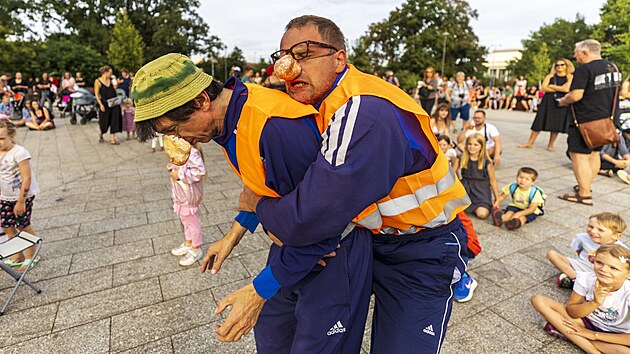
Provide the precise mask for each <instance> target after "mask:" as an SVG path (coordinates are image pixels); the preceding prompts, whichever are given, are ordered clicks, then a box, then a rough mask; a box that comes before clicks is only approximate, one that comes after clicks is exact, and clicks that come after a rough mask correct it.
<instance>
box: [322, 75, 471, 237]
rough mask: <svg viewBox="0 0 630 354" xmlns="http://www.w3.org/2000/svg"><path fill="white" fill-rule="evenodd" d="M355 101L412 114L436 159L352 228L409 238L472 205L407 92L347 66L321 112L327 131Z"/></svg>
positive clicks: (424, 115)
mask: <svg viewBox="0 0 630 354" xmlns="http://www.w3.org/2000/svg"><path fill="white" fill-rule="evenodd" d="M356 96H375V97H379V98H382V99H385V100H387V101H389V102H391V103H392V104H393V105H395V106H396V107H398V108H399V109H401V110H403V111H407V112H410V113H413V114H414V115H415V116H416V118H417V119H418V121H419V122H420V127H421V129H422V131H423V132H424V134H425V135H426V136H427V138H428V140H429V142H430V143H431V146H432V147H433V149H434V151H435V152H436V154H437V155H436V156H437V157H436V159H435V162H434V163H433V165H432V166H431V168H430V169H427V170H423V171H420V172H417V173H414V174H412V175H409V176H403V177H400V178H399V179H398V180H397V181H396V184H395V185H394V187H393V188H392V190H391V192H390V193H389V195H388V196H387V197H385V198H383V199H381V200H379V201H378V202H377V203H376V204H373V205H371V206H370V207H368V208H366V209H365V210H364V211H363V212H361V214H359V216H358V217H357V218H355V219H354V220H353V223H356V224H358V225H360V226H363V227H366V228H369V229H371V230H372V232H374V233H377V232H381V233H389V234H407V233H415V232H417V231H419V230H420V229H422V228H433V227H438V226H441V225H445V224H447V223H449V222H450V221H452V220H453V219H454V218H455V217H456V216H457V213H459V212H461V211H463V210H464V209H466V207H467V206H468V205H469V204H470V199H469V198H468V196H467V194H466V191H465V189H464V186H463V185H462V184H461V182H460V181H459V180H458V179H457V177H456V176H455V174H454V172H453V170H452V168H451V167H450V165H449V163H448V160H447V159H446V158H445V156H444V153H443V152H442V150H441V149H440V148H439V144H438V142H437V138H436V137H435V136H434V134H433V132H432V130H431V128H430V126H429V116H428V114H427V113H426V112H425V111H424V110H423V109H422V108H421V107H420V106H419V105H418V104H417V103H416V102H415V101H414V100H413V99H411V97H409V95H407V94H406V93H405V92H404V91H402V90H400V89H398V88H397V87H395V86H393V85H390V84H387V82H385V81H384V80H382V79H380V78H378V77H375V76H373V75H367V74H364V73H362V72H360V71H358V70H357V69H356V68H354V66H352V65H348V70H347V71H346V73H345V76H344V77H343V78H342V79H341V80H340V81H339V84H338V86H337V87H336V88H335V89H333V91H332V92H331V93H330V94H329V95H328V97H326V99H325V100H324V101H323V102H322V104H321V106H320V108H319V111H320V113H321V114H322V117H323V119H324V125H325V126H328V124H329V122H330V121H331V119H332V117H333V116H334V115H335V113H336V112H337V111H338V110H339V109H340V108H341V107H344V105H345V104H346V102H347V101H348V100H350V99H353V98H354V97H356ZM379 223H380V226H379V227H376V225H378V224H379ZM351 226H353V225H349V227H351ZM346 230H347V229H346Z"/></svg>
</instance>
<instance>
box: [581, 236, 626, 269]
mask: <svg viewBox="0 0 630 354" xmlns="http://www.w3.org/2000/svg"><path fill="white" fill-rule="evenodd" d="M615 245H620V246H623V247H625V248H628V246H626V245H624V244H623V242H621V241H619V240H617V242H615ZM599 246H601V245H600V244H599V243H596V242H594V241H593V239H591V237H590V236H589V235H588V234H587V233H586V232H581V233H579V234H577V235H575V238H574V239H573V241H571V248H573V249H574V250H576V251H580V256H579V257H580V259H581V260H583V261H585V262H589V263H591V264H593V263H595V253H597V249H598V248H599Z"/></svg>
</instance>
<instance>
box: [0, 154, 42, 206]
mask: <svg viewBox="0 0 630 354" xmlns="http://www.w3.org/2000/svg"><path fill="white" fill-rule="evenodd" d="M30 159H31V154H29V152H28V151H27V150H26V149H25V148H24V147H22V146H20V145H13V148H12V149H11V150H9V151H7V152H6V153H5V154H4V156H2V157H1V158H0V199H2V200H8V201H16V200H17V199H18V197H19V196H20V189H21V188H22V176H21V175H20V167H19V165H18V164H19V163H20V162H22V161H24V160H30ZM38 193H39V186H38V185H37V181H36V180H35V174H34V173H33V166H31V188H30V190H29V192H28V196H29V197H32V196H34V195H36V194H38Z"/></svg>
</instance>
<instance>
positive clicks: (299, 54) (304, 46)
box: [271, 41, 339, 64]
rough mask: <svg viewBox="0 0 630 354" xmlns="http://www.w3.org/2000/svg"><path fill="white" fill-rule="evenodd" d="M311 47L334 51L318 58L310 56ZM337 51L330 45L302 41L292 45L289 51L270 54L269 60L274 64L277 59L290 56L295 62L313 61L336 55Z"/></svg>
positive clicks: (282, 50) (281, 50) (283, 50)
mask: <svg viewBox="0 0 630 354" xmlns="http://www.w3.org/2000/svg"><path fill="white" fill-rule="evenodd" d="M311 46H316V47H320V48H326V49H332V50H334V52H332V53H328V54H323V55H318V56H311ZM338 51H339V49H337V48H335V47H333V46H331V45H330V44H326V43H321V42H315V41H304V42H300V43H297V44H294V45H293V46H292V47H291V48H289V49H280V50H279V51H277V52H275V53H273V54H271V60H272V62H273V63H274V64H275V63H276V61H278V59H280V58H282V57H283V56H284V55H286V54H291V56H292V57H293V59H295V60H304V59H307V58H309V59H315V58H321V57H326V56H329V55H332V54H334V53H336V52H338Z"/></svg>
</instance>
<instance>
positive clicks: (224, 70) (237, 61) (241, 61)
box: [197, 47, 269, 81]
mask: <svg viewBox="0 0 630 354" xmlns="http://www.w3.org/2000/svg"><path fill="white" fill-rule="evenodd" d="M214 58H215V60H216V61H215V63H214V78H215V79H217V80H220V81H225V80H226V79H227V78H228V75H229V74H230V69H231V68H232V66H239V67H240V68H241V74H244V72H243V70H245V63H246V61H245V56H244V55H243V51H242V50H241V49H240V48H239V47H234V49H233V50H232V52H230V53H229V54H228V55H227V56H225V55H223V56H220V55H217V56H215V57H214ZM263 63H264V61H263V59H261V61H260V63H259V64H258V65H256V66H255V68H256V71H260V68H259V67H260V66H261V65H262V64H263ZM268 65H269V64H266V63H265V65H264V66H262V67H264V68H266V67H267V66H268ZM197 66H198V67H200V68H202V69H203V70H204V71H205V72H206V73H208V74H212V61H211V59H209V58H208V59H205V58H204V59H203V60H202V61H200V62H199V63H197Z"/></svg>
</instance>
